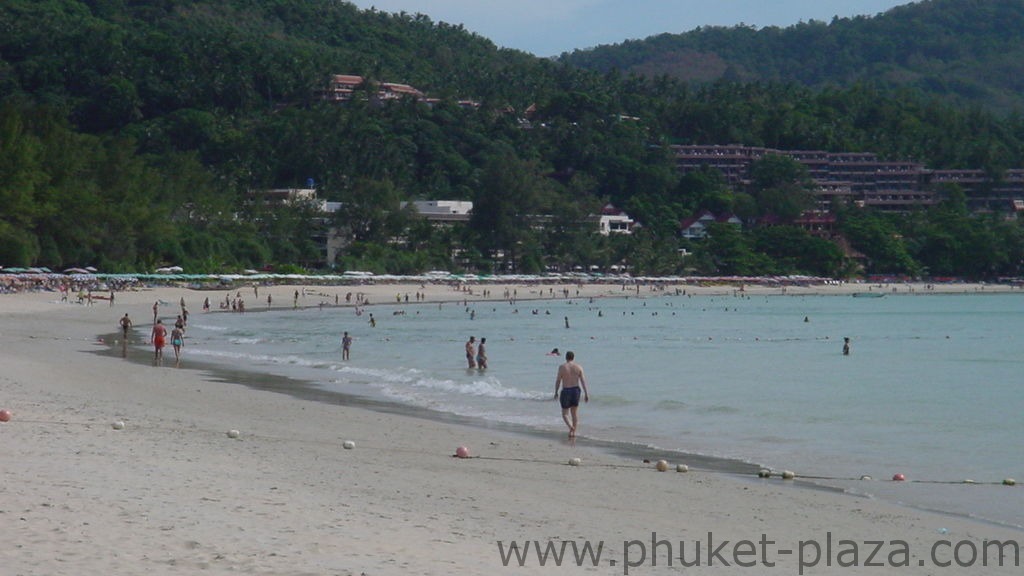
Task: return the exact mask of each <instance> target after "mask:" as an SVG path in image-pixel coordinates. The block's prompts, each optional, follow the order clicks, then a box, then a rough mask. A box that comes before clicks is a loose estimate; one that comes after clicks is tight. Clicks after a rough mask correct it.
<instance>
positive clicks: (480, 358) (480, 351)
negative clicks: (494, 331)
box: [476, 338, 487, 370]
mask: <svg viewBox="0 0 1024 576" xmlns="http://www.w3.org/2000/svg"><path fill="white" fill-rule="evenodd" d="M486 343H487V338H481V339H480V345H479V346H477V348H476V366H477V368H479V369H481V370H486V369H487V349H486V348H485V347H484V344H486Z"/></svg>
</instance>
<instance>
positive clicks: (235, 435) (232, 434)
mask: <svg viewBox="0 0 1024 576" xmlns="http://www.w3.org/2000/svg"><path fill="white" fill-rule="evenodd" d="M241 435H242V433H241V432H239V431H238V430H228V438H238V437H239V436H241Z"/></svg>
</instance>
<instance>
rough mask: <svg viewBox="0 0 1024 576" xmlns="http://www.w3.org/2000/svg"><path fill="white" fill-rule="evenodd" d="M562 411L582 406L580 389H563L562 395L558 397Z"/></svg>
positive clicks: (575, 387)
mask: <svg viewBox="0 0 1024 576" xmlns="http://www.w3.org/2000/svg"><path fill="white" fill-rule="evenodd" d="M558 401H559V402H560V403H561V404H562V409H568V408H572V407H573V406H579V405H580V387H579V386H574V387H572V388H562V394H561V395H560V396H559V397H558Z"/></svg>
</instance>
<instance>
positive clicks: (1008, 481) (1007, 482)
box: [1003, 478, 1017, 486]
mask: <svg viewBox="0 0 1024 576" xmlns="http://www.w3.org/2000/svg"><path fill="white" fill-rule="evenodd" d="M1016 485H1017V481H1016V480H1014V479H1013V478H1006V479H1004V480H1003V486H1016Z"/></svg>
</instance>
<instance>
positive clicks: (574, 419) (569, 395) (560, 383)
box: [555, 351, 590, 438]
mask: <svg viewBox="0 0 1024 576" xmlns="http://www.w3.org/2000/svg"><path fill="white" fill-rule="evenodd" d="M575 359H576V355H575V354H573V353H572V351H566V353H565V364H562V365H561V366H559V367H558V376H556V377H555V398H558V400H559V402H560V403H561V405H562V420H563V421H565V425H566V426H568V427H569V437H570V438H574V437H575V436H576V431H577V427H578V426H579V415H578V414H577V410H578V409H579V406H580V387H582V388H583V401H584V402H590V392H589V391H588V390H587V380H586V378H584V376H583V367H582V366H580V365H579V364H577V363H576V362H575V361H574V360H575ZM559 387H561V388H562V393H561V395H559V393H558V388H559ZM570 416H571V419H570Z"/></svg>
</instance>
